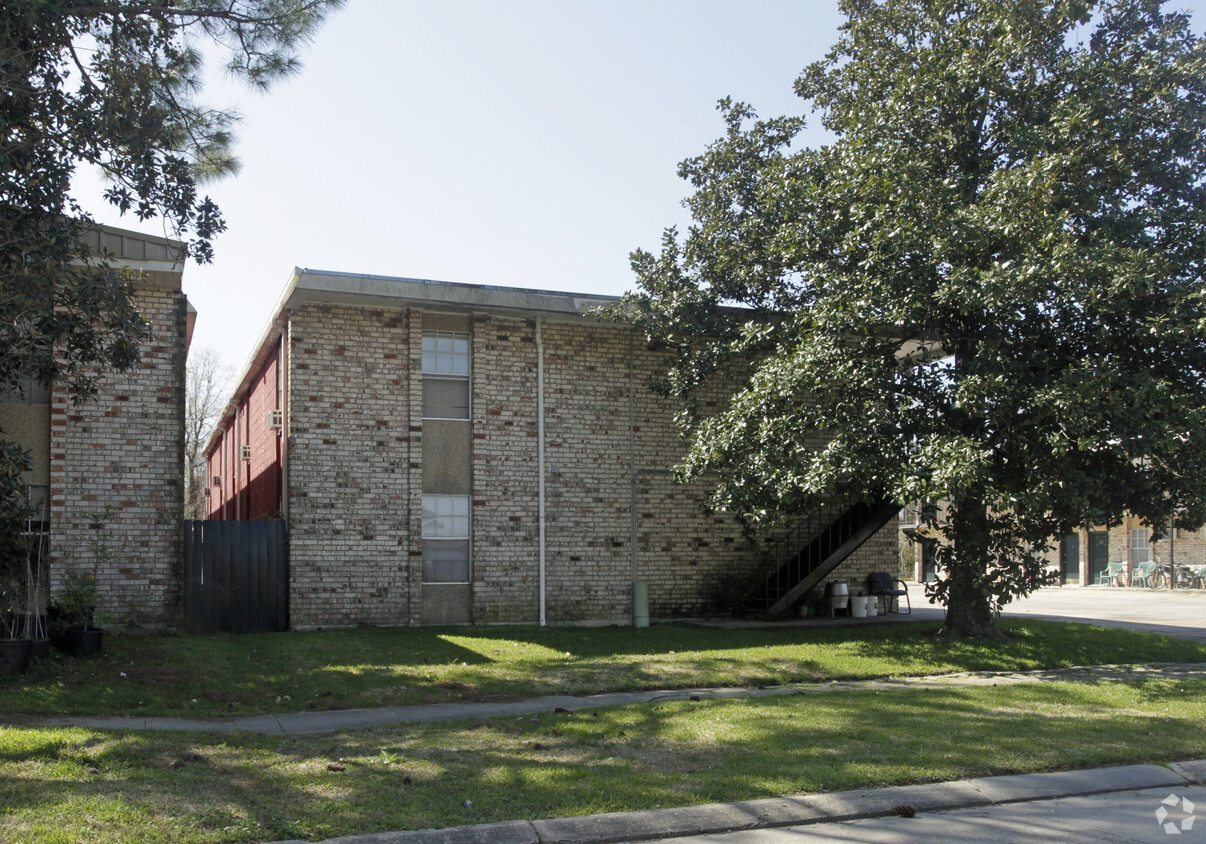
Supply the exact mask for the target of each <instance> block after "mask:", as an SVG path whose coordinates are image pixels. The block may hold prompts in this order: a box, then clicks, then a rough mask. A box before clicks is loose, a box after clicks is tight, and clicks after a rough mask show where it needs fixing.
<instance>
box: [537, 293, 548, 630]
mask: <svg viewBox="0 0 1206 844" xmlns="http://www.w3.org/2000/svg"><path fill="white" fill-rule="evenodd" d="M543 328H544V319H543V317H536V472H537V479H536V498H537V502H538V507H539V511H540V516H539V519H540V522H539V524H540V533H539V539H538V547H539V571H540V626H541V627H544V626H545V623H546V619H545V603H546V602H545V595H546V592H545V570H544V567H545V557H544V544H545V530H544V529H545V507H544V334H543Z"/></svg>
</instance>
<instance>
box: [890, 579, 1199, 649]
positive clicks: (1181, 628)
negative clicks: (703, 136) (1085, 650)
mask: <svg viewBox="0 0 1206 844" xmlns="http://www.w3.org/2000/svg"><path fill="white" fill-rule="evenodd" d="M909 599H910V600H911V601H912V603H913V612H914V616H915V617H918V618H942V616H943V610H942V608H941V607H939V606H936V605H933V604H930V603H929V601H927V600H926V597H925V590H924V587H923V586H922V585H921V584H919V583H910V584H909ZM1001 616H1002V617H1003V618H1016V617H1026V616H1029V617H1033V618H1045V619H1053V620H1060V621H1082V622H1084V621H1088V622H1093V623H1095V624H1103V625H1106V626H1108V627H1126V628H1130V629H1132V630H1145V631H1148V632H1153V633H1164V634H1166V635H1169V636H1179V637H1182V638H1186V639H1194V640H1196V641H1199V642H1206V590H1202V589H1176V590H1171V591H1170V590H1168V589H1159V590H1157V589H1145V588H1137V589H1130V588H1122V587H1116V586H1046V587H1043V588H1042V589H1039V590H1038V591H1037V592H1035V593H1033V594H1032V595H1029V596H1027V597H1025V598H1022V599H1021V600H1018V601H1014V602H1013V603H1011V604H1008V605H1007V606H1006V607H1005V608H1004V610H1002V612H1001Z"/></svg>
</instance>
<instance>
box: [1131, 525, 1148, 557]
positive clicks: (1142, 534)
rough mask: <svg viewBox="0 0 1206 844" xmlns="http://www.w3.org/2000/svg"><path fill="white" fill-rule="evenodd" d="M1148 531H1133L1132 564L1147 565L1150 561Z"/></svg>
mask: <svg viewBox="0 0 1206 844" xmlns="http://www.w3.org/2000/svg"><path fill="white" fill-rule="evenodd" d="M1147 553H1148V545H1147V529H1146V528H1132V529H1131V562H1132V563H1146V562H1147V561H1148V556H1147Z"/></svg>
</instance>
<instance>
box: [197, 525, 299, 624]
mask: <svg viewBox="0 0 1206 844" xmlns="http://www.w3.org/2000/svg"><path fill="white" fill-rule="evenodd" d="M184 619H185V627H186V628H187V629H188V630H189V631H190V632H194V633H259V632H271V631H278V630H288V629H289V553H288V538H287V533H286V530H285V522H284V521H259V522H219V521H188V522H185V523H184Z"/></svg>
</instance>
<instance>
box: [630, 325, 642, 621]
mask: <svg viewBox="0 0 1206 844" xmlns="http://www.w3.org/2000/svg"><path fill="white" fill-rule="evenodd" d="M634 335H635V330H633V331H630V332H628V480H629V489H628V506H629V522H630V524H629V537H628V544H629V546H630V547H631V549H632V566H631V567H632V626H633V627H636V626H637V616H638V610H637V580H638V578H639V574H640V573H639V570H638V562H639V548H638V547H637V540H638V537H639V535H640V527H639V525H638V523H637V492H638V488H639V486H638V479H637V465H636V371H635V370H636V363H635V359H636V349H635V341H634Z"/></svg>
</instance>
